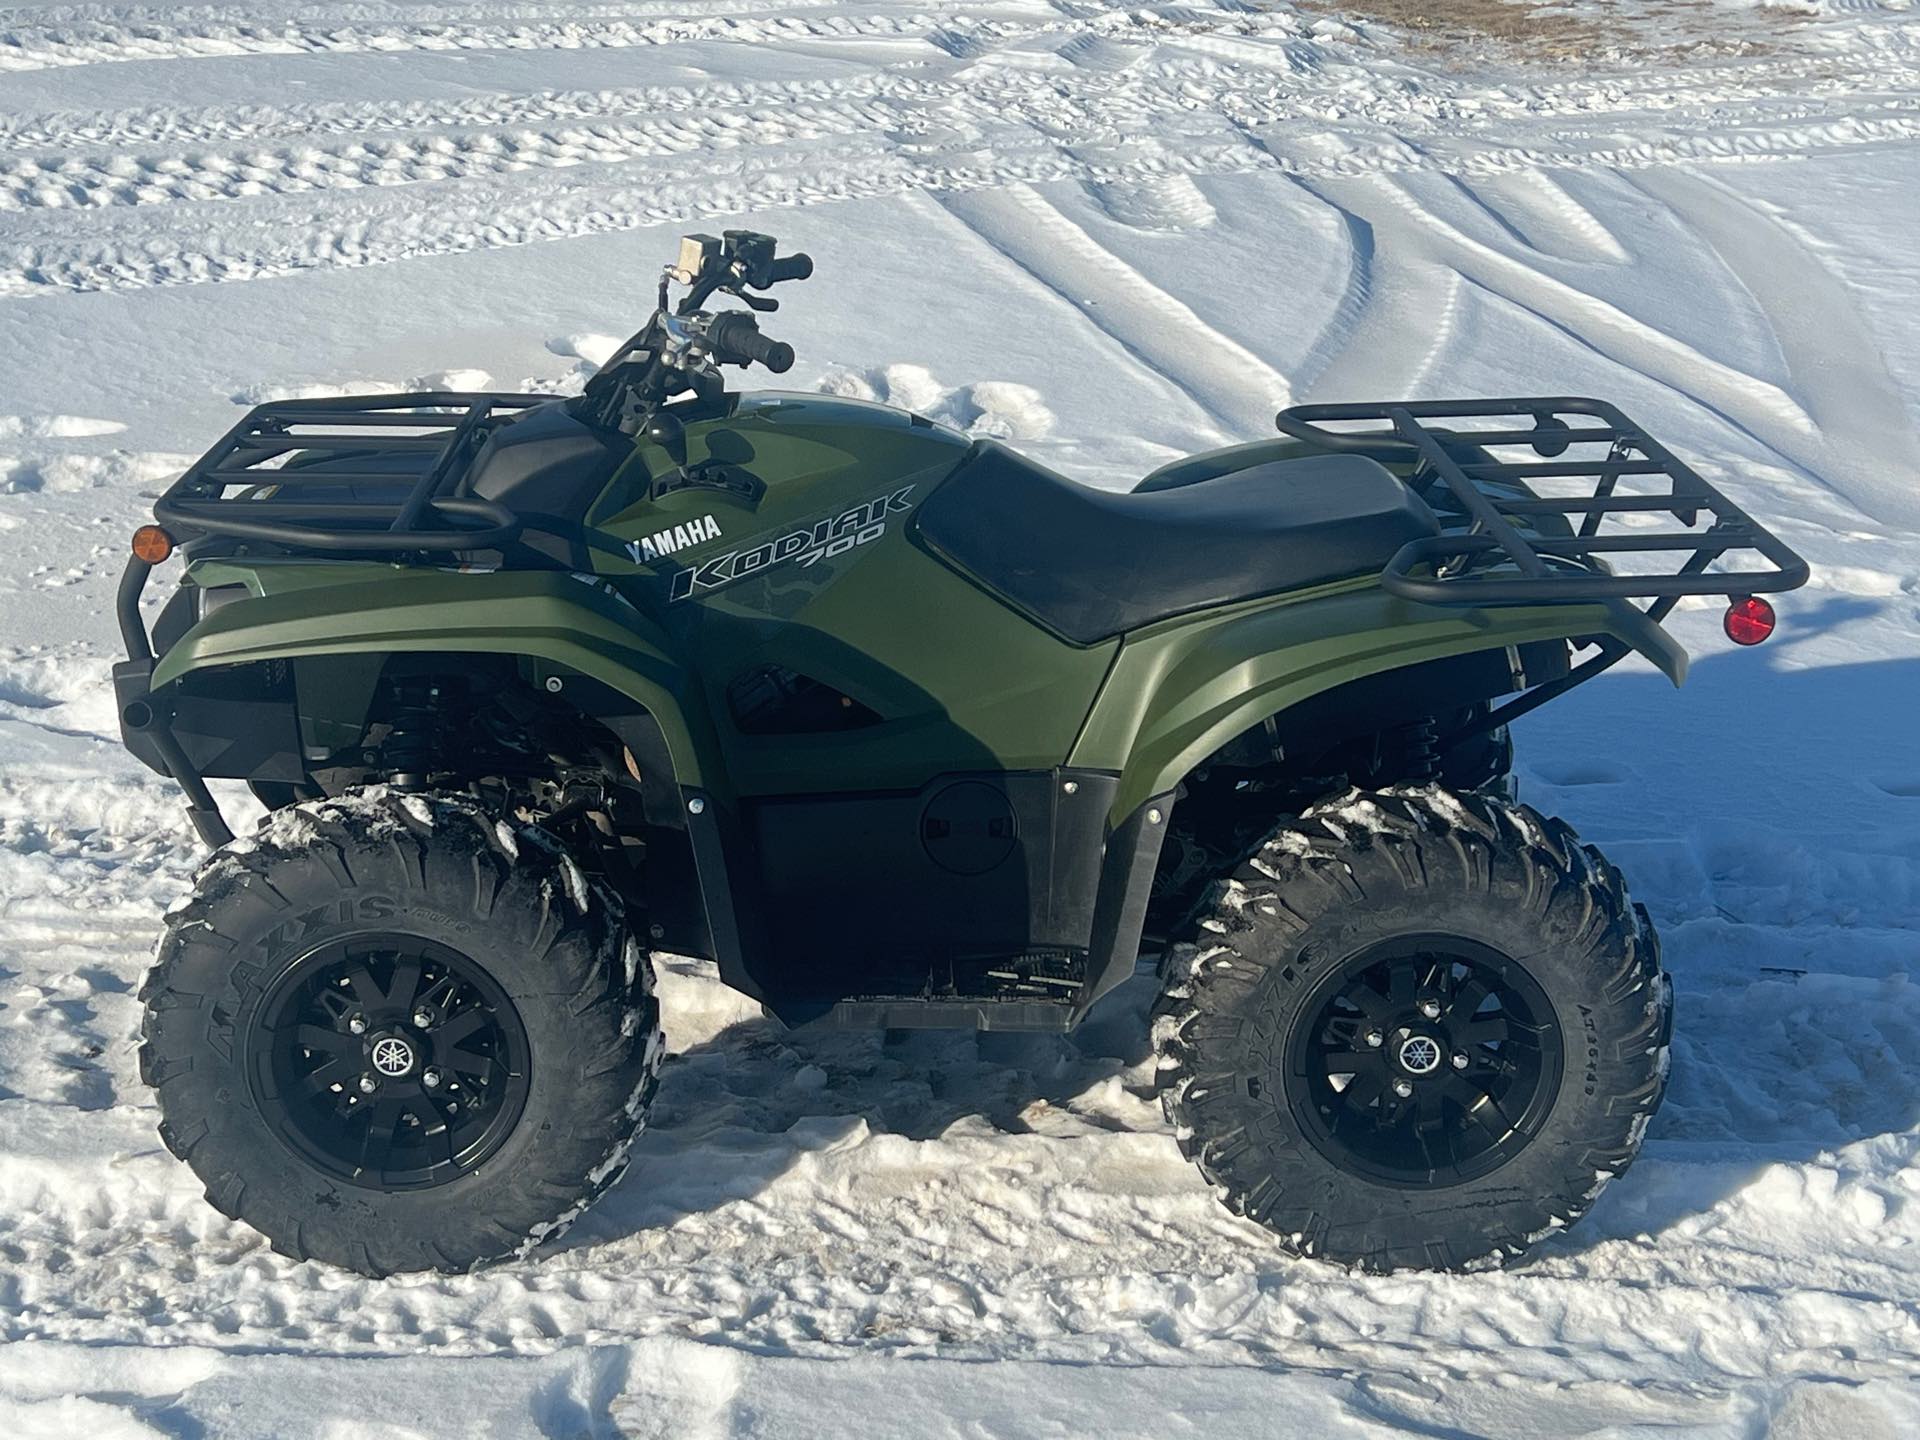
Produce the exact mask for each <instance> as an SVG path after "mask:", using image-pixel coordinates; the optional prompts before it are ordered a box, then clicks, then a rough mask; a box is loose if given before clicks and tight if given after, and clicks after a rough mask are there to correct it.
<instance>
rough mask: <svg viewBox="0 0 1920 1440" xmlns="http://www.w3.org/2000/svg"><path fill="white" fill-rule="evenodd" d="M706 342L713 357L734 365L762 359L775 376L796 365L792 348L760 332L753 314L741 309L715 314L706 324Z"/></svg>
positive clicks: (762, 362) (763, 363) (761, 361)
mask: <svg viewBox="0 0 1920 1440" xmlns="http://www.w3.org/2000/svg"><path fill="white" fill-rule="evenodd" d="M707 343H708V345H710V346H711V347H712V348H713V354H714V358H715V359H717V360H721V361H725V362H727V363H729V364H733V365H745V364H748V363H750V362H752V361H755V360H757V361H759V362H760V363H761V364H762V365H764V366H766V367H767V369H769V370H771V371H773V373H774V374H776V375H784V374H786V372H787V371H789V370H791V369H792V368H793V347H792V346H791V345H788V344H786V343H785V342H784V341H780V340H774V339H770V338H769V337H767V336H765V335H762V334H761V333H760V327H759V326H758V325H756V324H754V321H753V317H752V316H751V315H748V314H745V313H744V312H742V311H739V310H729V311H728V312H727V313H726V314H724V315H716V316H715V317H714V319H713V323H712V324H711V325H709V326H708V327H707Z"/></svg>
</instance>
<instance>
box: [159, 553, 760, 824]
mask: <svg viewBox="0 0 1920 1440" xmlns="http://www.w3.org/2000/svg"><path fill="white" fill-rule="evenodd" d="M241 568H245V569H251V570H255V571H256V572H257V579H256V581H255V582H254V584H255V585H256V586H257V587H258V588H259V589H260V590H262V591H263V592H264V593H261V594H259V595H257V596H255V597H252V598H249V599H246V600H237V601H235V602H233V603H232V604H229V605H225V606H222V607H221V608H220V609H218V610H215V611H214V612H213V613H212V614H210V615H208V616H206V617H205V618H204V619H202V620H201V621H200V622H199V623H198V624H196V625H195V626H194V627H193V629H192V630H190V631H189V632H188V633H187V634H186V636H185V637H184V638H182V639H181V641H180V642H179V643H178V644H177V645H175V646H174V647H173V648H172V649H171V650H169V651H168V652H167V653H166V655H165V656H164V657H163V658H162V659H161V661H160V663H159V665H158V666H157V667H156V668H155V670H154V673H153V682H152V683H153V688H154V689H155V690H156V691H157V690H159V689H161V688H162V687H164V686H166V685H168V684H170V683H172V682H173V681H175V680H178V679H179V678H180V677H181V676H183V675H185V674H187V673H189V672H191V671H194V670H200V669H204V668H206V667H209V666H216V665H236V664H244V663H246V662H249V661H254V660H269V659H286V660H293V661H294V662H296V664H301V663H304V662H306V661H308V660H310V659H317V658H320V657H344V656H354V655H374V656H384V655H389V654H397V653H403V652H408V651H413V652H428V651H453V652H465V653H478V654H494V655H517V656H523V657H525V658H526V659H528V660H529V661H532V662H534V664H535V669H536V674H538V673H551V672H552V671H553V670H555V669H568V670H573V671H577V672H579V673H581V674H583V675H587V676H591V677H592V678H593V679H596V680H599V681H601V682H603V683H605V684H607V685H609V686H611V687H612V688H613V689H615V690H617V691H619V692H621V693H622V694H624V695H627V696H629V697H631V698H632V699H633V700H634V701H636V702H637V703H639V704H640V705H643V706H645V707H646V708H647V709H648V710H649V711H650V712H652V714H653V715H654V717H655V718H656V719H657V720H658V721H659V723H660V727H661V730H662V731H663V732H664V734H665V736H666V741H667V749H668V752H669V753H670V754H671V755H672V757H673V763H674V769H675V771H676V773H677V774H679V775H680V777H681V778H682V780H683V782H684V783H687V784H697V785H704V786H708V787H710V788H717V787H723V786H724V784H725V775H726V772H725V768H724V766H723V765H722V764H720V763H718V751H717V746H716V741H715V737H714V733H713V726H712V723H711V721H710V720H709V718H708V715H707V711H706V703H705V699H704V696H703V695H702V693H701V691H700V688H699V687H698V686H697V685H695V684H693V683H692V681H691V678H690V677H689V676H688V674H687V672H686V671H685V670H684V669H683V668H682V667H681V666H680V664H679V663H678V662H677V661H676V660H675V659H674V658H673V655H672V651H671V645H670V642H668V641H667V639H666V637H665V636H664V634H662V633H661V631H660V629H659V627H658V626H657V625H655V624H654V623H653V622H652V621H650V620H648V619H647V617H646V616H644V615H642V614H640V613H638V612H637V611H636V610H634V608H633V607H632V606H631V605H630V604H628V603H627V602H626V601H625V600H624V599H623V598H621V597H620V596H618V595H617V594H615V593H612V592H611V591H610V590H609V589H608V588H605V587H601V586H597V585H591V584H583V583H581V581H580V580H578V579H576V578H575V577H574V576H571V575H567V574H563V573H559V572H556V571H546V570H511V571H471V572H465V571H457V570H426V569H417V568H409V567H406V566H395V565H385V564H380V565H375V564H364V565H352V564H341V565H329V566H326V567H320V566H301V565H300V564H299V562H286V563H280V562H267V561H262V562H258V563H257V564H255V565H249V566H245V567H242V566H238V565H234V564H230V563H229V564H224V565H218V566H213V565H210V566H208V567H206V572H201V573H196V575H195V577H194V578H195V579H196V580H200V581H207V580H209V579H210V578H213V577H218V578H220V579H222V580H226V579H229V578H230V576H229V575H228V574H227V572H230V571H234V570H238V569H241ZM322 568H324V569H326V570H328V571H331V572H333V574H332V578H331V579H329V580H324V581H323V580H319V579H317V578H316V575H315V574H314V573H312V572H317V571H319V570H321V569H322ZM296 569H305V570H307V571H308V572H309V573H308V574H305V575H299V576H297V577H294V576H293V575H292V574H291V573H290V572H293V571H295V570H296ZM196 570H198V567H196ZM250 588H252V587H250ZM344 616H350V617H351V631H350V633H346V630H347V627H346V626H344V625H343V621H342V617H344ZM542 666H544V667H545V670H544V672H543V671H542V670H541V667H542ZM302 678H303V679H304V678H306V677H305V676H303V677H302ZM304 699H305V697H304V695H303V703H304ZM316 702H317V703H318V704H319V705H321V706H322V707H323V709H327V708H331V707H328V705H327V700H326V697H325V695H324V692H317V693H316Z"/></svg>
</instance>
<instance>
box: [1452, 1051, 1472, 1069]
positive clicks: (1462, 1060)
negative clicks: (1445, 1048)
mask: <svg viewBox="0 0 1920 1440" xmlns="http://www.w3.org/2000/svg"><path fill="white" fill-rule="evenodd" d="M1468 1063H1469V1062H1468V1060H1467V1057H1466V1056H1465V1055H1462V1054H1459V1053H1455V1055H1454V1057H1453V1068H1454V1069H1456V1070H1464V1069H1466V1068H1467V1065H1468Z"/></svg>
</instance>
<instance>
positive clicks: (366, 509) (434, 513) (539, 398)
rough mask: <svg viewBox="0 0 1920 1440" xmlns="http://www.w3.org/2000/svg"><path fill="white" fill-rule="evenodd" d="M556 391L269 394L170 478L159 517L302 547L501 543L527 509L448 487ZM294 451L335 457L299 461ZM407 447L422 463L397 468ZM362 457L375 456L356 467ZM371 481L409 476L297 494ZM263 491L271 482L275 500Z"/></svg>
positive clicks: (371, 549) (430, 547)
mask: <svg viewBox="0 0 1920 1440" xmlns="http://www.w3.org/2000/svg"><path fill="white" fill-rule="evenodd" d="M554 398H556V397H554V396H551V395H519V394H512V395H496V394H467V393H463V392H454V391H441V390H429V391H420V392H417V393H414V394H410V395H367V396H347V397H342V398H339V399H324V400H278V401H275V402H273V403H271V404H267V405H259V406H256V407H255V408H254V409H252V410H251V411H249V412H248V413H247V416H246V418H245V419H243V420H242V421H241V422H240V423H239V424H238V425H236V426H234V427H233V429H231V430H229V431H228V432H227V434H226V435H225V436H224V437H223V438H222V439H221V440H220V442H219V443H218V444H216V445H215V446H214V447H213V448H212V449H211V450H209V451H208V452H207V453H206V454H205V455H203V456H201V457H200V459H199V460H197V461H195V462H194V464H193V466H192V468H190V469H189V470H188V471H187V472H186V474H184V475H182V476H181V477H180V479H179V480H177V481H175V482H174V483H173V484H172V485H171V486H169V487H168V489H167V491H166V493H165V494H164V495H162V496H161V497H160V499H159V500H158V501H157V502H156V503H155V505H154V507H153V513H154V518H155V519H157V520H158V521H159V522H160V523H161V524H162V525H163V526H165V527H167V528H168V529H169V530H170V531H173V532H175V533H176V534H178V535H180V536H182V537H183V538H184V537H185V536H186V535H190V534H199V535H222V536H228V537H231V538H233V539H236V540H254V541H262V542H265V543H267V544H272V545H287V546H292V547H296V548H299V549H304V550H319V551H335V552H341V551H344V552H349V553H353V554H407V553H416V552H420V551H439V552H445V551H453V550H488V549H496V548H498V547H500V546H502V545H507V544H511V543H512V542H513V540H514V539H516V538H517V537H518V536H519V534H520V530H521V521H520V520H519V518H518V517H516V516H515V515H514V514H513V513H512V512H511V511H510V510H508V509H507V508H506V507H505V506H502V505H497V504H495V503H494V502H492V501H490V500H481V499H477V498H473V497H456V496H454V495H452V494H451V493H450V492H451V491H452V490H453V489H454V488H455V487H456V486H457V485H458V484H459V483H460V481H461V479H462V478H463V477H464V476H465V474H466V471H467V465H468V463H469V462H470V461H471V460H472V458H473V455H474V452H475V451H477V450H478V449H479V448H480V445H481V443H482V442H483V441H484V440H485V439H486V437H487V436H488V435H489V434H491V433H492V432H493V431H494V430H496V429H498V428H499V427H500V426H501V425H503V424H505V423H506V422H508V421H509V420H514V419H517V418H518V417H519V416H520V415H521V414H523V413H524V412H525V411H527V410H528V409H530V408H532V407H533V406H535V405H542V404H545V403H546V402H548V401H550V400H552V399H554ZM296 456H313V457H316V458H318V459H322V460H327V463H326V464H325V465H324V466H318V465H316V466H312V467H311V468H310V467H309V466H308V465H306V464H303V463H299V462H297V461H296V462H294V463H289V461H291V460H293V457H296ZM330 456H331V457H337V459H328V457H330ZM397 456H404V457H408V458H409V459H411V460H413V463H412V464H411V465H409V466H408V467H407V468H405V469H403V470H399V471H396V470H395V469H394V468H393V466H392V463H391V462H392V461H393V459H394V458H395V457H397ZM413 457H418V458H417V459H414V458H413ZM356 459H365V460H366V461H367V462H368V463H367V464H365V465H363V466H358V467H356V466H355V465H354V464H353V463H352V462H353V461H354V460H356ZM382 459H384V460H385V461H387V462H388V463H387V464H386V465H385V466H384V467H383V466H382V465H381V464H379V463H378V462H379V460H382ZM367 484H373V485H381V486H387V487H399V486H405V487H406V488H405V490H404V492H403V493H401V494H399V495H398V496H396V497H393V498H389V499H371V500H369V499H362V498H359V497H357V496H355V497H353V498H345V499H343V498H339V497H338V496H337V495H336V496H334V497H330V498H325V499H320V500H315V501H312V502H305V501H301V500H299V499H298V498H295V497H294V495H293V492H294V491H296V490H299V489H303V488H322V487H332V488H333V489H334V490H335V491H338V490H340V489H342V488H345V487H350V486H354V485H367ZM262 492H269V493H271V496H272V501H271V503H270V504H269V503H262V498H261V497H262Z"/></svg>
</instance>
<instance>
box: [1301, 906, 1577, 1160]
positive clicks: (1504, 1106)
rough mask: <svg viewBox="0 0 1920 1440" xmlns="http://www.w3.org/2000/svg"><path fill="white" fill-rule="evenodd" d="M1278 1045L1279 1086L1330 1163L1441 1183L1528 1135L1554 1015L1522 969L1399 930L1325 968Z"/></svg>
mask: <svg viewBox="0 0 1920 1440" xmlns="http://www.w3.org/2000/svg"><path fill="white" fill-rule="evenodd" d="M1302 1009H1303V1023H1301V1024H1300V1025H1298V1026H1296V1027H1295V1029H1294V1032H1293V1035H1292V1037H1291V1040H1290V1042H1289V1044H1288V1046H1287V1049H1286V1052H1285V1066H1286V1076H1285V1078H1284V1079H1283V1080H1282V1083H1281V1087H1280V1088H1281V1092H1282V1093H1284V1094H1286V1095H1287V1096H1288V1097H1289V1099H1290V1100H1291V1102H1292V1105H1293V1110H1294V1114H1295V1117H1296V1118H1297V1120H1298V1121H1299V1123H1300V1127H1301V1130H1302V1133H1303V1134H1304V1135H1305V1136H1306V1137H1307V1139H1308V1140H1309V1141H1310V1143H1312V1144H1313V1146H1314V1147H1315V1148H1316V1149H1318V1150H1319V1151H1320V1153H1321V1154H1323V1155H1325V1156H1326V1157H1327V1158H1328V1159H1330V1160H1332V1161H1333V1162H1334V1163H1335V1164H1337V1165H1339V1166H1340V1167H1341V1168H1342V1169H1344V1170H1348V1171H1351V1172H1353V1173H1355V1174H1359V1175H1365V1176H1367V1177H1368V1178H1369V1179H1372V1180H1376V1181H1379V1182H1382V1183H1384V1184H1389V1185H1421V1186H1433V1185H1452V1184H1459V1183H1461V1182H1463V1181H1466V1180H1471V1179H1473V1178H1474V1177H1475V1176H1478V1175H1483V1174H1485V1173H1487V1172H1488V1171H1490V1170H1494V1169H1497V1168H1498V1167H1499V1166H1501V1165H1504V1164H1505V1163H1506V1162H1507V1161H1509V1160H1511V1159H1512V1158H1513V1157H1514V1156H1515V1155H1517V1154H1518V1153H1519V1152H1520V1150H1521V1149H1522V1148H1524V1147H1525V1146H1526V1144H1527V1143H1528V1142H1529V1141H1530V1140H1532V1139H1533V1137H1534V1136H1535V1135H1536V1134H1538V1133H1539V1130H1540V1126H1541V1124H1542V1123H1543V1122H1544V1121H1545V1119H1546V1117H1547V1115H1548V1114H1549V1113H1550V1112H1551V1110H1552V1108H1553V1102H1554V1098H1555V1096H1556V1095H1557V1094H1558V1093H1559V1089H1560V1080H1561V1071H1562V1066H1563V1055H1562V1051H1563V1047H1562V1042H1561V1032H1560V1025H1559V1022H1558V1020H1557V1019H1556V1018H1555V1016H1554V1013H1553V1007H1552V1005H1551V1004H1550V1003H1549V1002H1548V1000H1547V997H1546V995H1545V994H1544V993H1543V992H1542V990H1541V989H1540V986H1539V984H1538V983H1537V982H1536V981H1535V980H1534V979H1533V977H1532V976H1531V975H1529V974H1528V973H1527V971H1526V969H1525V967H1524V966H1522V965H1521V964H1520V963H1519V962H1518V961H1515V960H1513V959H1511V958H1510V957H1508V956H1505V955H1502V954H1500V953H1499V952H1498V951H1496V950H1493V949H1491V948H1490V947H1488V946H1486V945H1482V944H1479V943H1477V942H1475V941H1471V940H1466V939H1462V938H1459V937H1455V936H1445V935H1416V936H1402V937H1396V938H1395V939H1392V940H1389V941H1385V942H1383V943H1380V944H1376V945H1371V946H1368V947H1366V948H1365V949H1363V950H1362V951H1360V952H1359V953H1358V954H1357V955H1354V956H1353V957H1352V958H1350V959H1349V960H1348V961H1347V962H1346V963H1345V964H1343V965H1341V966H1339V967H1337V968H1335V969H1333V970H1332V971H1330V972H1329V973H1328V974H1327V975H1326V976H1325V977H1324V978H1323V979H1322V981H1321V983H1320V985H1319V986H1318V987H1317V988H1316V990H1315V993H1314V994H1313V995H1312V996H1310V997H1309V998H1308V1000H1307V1002H1306V1004H1305V1005H1304V1006H1303V1007H1302Z"/></svg>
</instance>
